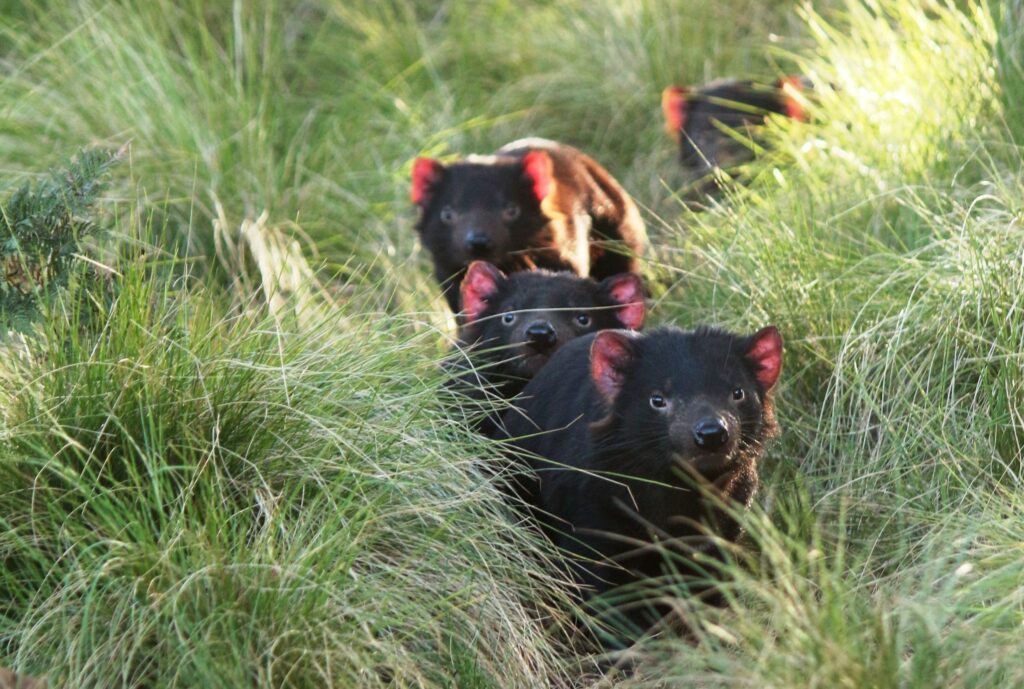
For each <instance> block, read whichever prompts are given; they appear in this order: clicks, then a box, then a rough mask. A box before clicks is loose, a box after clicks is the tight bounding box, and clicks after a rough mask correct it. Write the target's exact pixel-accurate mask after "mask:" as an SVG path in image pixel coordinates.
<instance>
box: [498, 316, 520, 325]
mask: <svg viewBox="0 0 1024 689" xmlns="http://www.w3.org/2000/svg"><path fill="white" fill-rule="evenodd" d="M501 322H502V323H504V324H505V325H512V324H513V323H515V322H516V315H515V314H514V313H504V314H502V315H501Z"/></svg>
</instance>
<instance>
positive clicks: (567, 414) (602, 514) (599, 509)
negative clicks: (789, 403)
mask: <svg viewBox="0 0 1024 689" xmlns="http://www.w3.org/2000/svg"><path fill="white" fill-rule="evenodd" d="M781 368H782V339H781V337H780V336H779V332H778V330H776V328H775V327H772V326H769V327H767V328H764V329H762V330H759V331H758V332H756V333H754V334H753V335H749V336H740V335H735V334H732V333H729V332H726V331H723V330H718V329H712V328H701V329H698V330H694V331H683V330H679V329H677V328H662V329H658V330H654V331H651V332H649V333H647V334H643V335H640V334H635V333H630V332H626V331H621V330H607V331H604V332H600V333H596V334H594V335H590V336H587V337H583V338H579V339H576V340H574V341H572V342H570V343H569V344H568V345H566V346H565V347H563V348H562V349H561V350H560V351H559V352H558V353H557V354H556V355H555V356H554V357H552V359H551V361H550V362H549V363H548V365H547V366H546V367H545V368H544V369H543V370H542V371H541V372H540V373H539V374H538V375H537V376H536V377H535V378H534V379H533V380H532V381H531V382H530V383H529V384H528V385H527V386H526V388H525V389H524V390H523V391H522V394H521V395H520V398H519V400H520V401H519V402H518V404H517V405H516V407H515V408H511V409H509V410H508V411H507V412H506V414H505V416H504V418H503V420H502V421H503V424H504V427H505V432H506V433H507V434H508V436H509V437H510V438H511V441H510V442H511V444H512V446H513V450H514V451H515V452H516V454H520V455H521V458H522V461H524V462H527V463H528V464H529V465H530V467H531V468H532V469H533V477H534V480H536V483H535V484H529V483H528V484H525V485H521V486H520V487H521V488H522V489H523V493H524V495H523V497H525V498H526V499H527V501H528V502H530V503H532V504H533V507H534V508H535V514H536V515H537V517H538V519H540V521H541V524H542V526H543V528H544V530H545V531H546V532H547V533H548V534H549V535H550V536H551V538H552V539H553V540H554V541H555V543H556V544H557V545H558V546H559V547H560V548H562V549H563V551H565V552H566V553H567V555H568V558H569V561H570V564H571V566H572V568H573V569H574V571H575V572H576V574H577V576H578V578H579V583H581V584H583V585H585V587H587V589H589V591H590V592H591V596H592V595H593V594H603V593H606V592H609V591H610V590H612V589H615V588H618V587H622V586H624V585H627V584H633V585H635V584H637V583H641V582H648V583H650V581H651V580H653V579H657V578H659V577H661V576H663V575H666V574H667V573H668V572H669V571H672V570H670V569H666V568H667V567H670V566H671V567H673V568H675V569H674V571H676V572H677V573H678V572H683V573H686V572H689V573H690V574H691V575H692V574H694V573H695V572H697V571H699V570H697V569H696V565H694V562H695V561H694V560H693V558H692V555H693V553H694V552H696V551H703V552H705V553H706V554H708V555H710V556H712V557H714V556H716V555H718V554H719V553H718V551H717V549H716V548H715V547H714V545H713V540H714V539H711V538H709V534H713V535H714V536H716V537H718V538H721V539H724V540H725V541H733V540H735V539H736V538H737V537H738V536H739V531H740V529H739V526H738V525H737V524H736V522H735V520H734V519H731V518H729V517H728V515H727V514H726V513H725V512H724V511H723V510H721V509H720V507H721V504H725V503H732V504H733V505H735V506H749V505H750V502H751V499H752V498H753V496H754V492H755V491H756V489H757V485H758V468H757V463H758V459H759V458H760V456H761V454H762V451H763V447H764V443H765V441H766V440H767V439H768V438H770V437H773V436H774V435H776V433H777V424H776V421H775V415H774V410H773V404H772V389H773V387H774V386H775V382H776V380H777V379H778V377H779V372H780V370H781ZM700 486H702V488H700ZM702 491H711V493H712V494H715V495H717V496H718V497H720V498H722V500H723V501H724V503H719V508H716V507H715V504H714V503H715V501H713V500H707V499H706V495H707V493H706V492H702ZM666 555H668V556H669V557H666ZM669 562H671V565H669V564H668V563H669ZM691 566H692V567H693V568H692V569H688V567H691ZM636 588H639V587H636V586H632V587H631V589H620V592H619V593H620V594H621V593H622V592H623V591H629V590H632V589H636ZM706 593H712V594H713V591H706ZM613 597H614V596H613ZM614 614H615V615H617V616H618V617H614V616H613V618H614V619H617V620H619V621H620V622H623V621H624V622H625V623H626V624H627V626H630V627H632V630H633V633H636V632H637V631H640V632H642V631H644V630H645V629H646V628H647V627H649V626H650V625H651V624H652V623H653V622H654V621H655V619H656V615H654V614H653V613H652V609H651V607H650V606H647V605H643V604H639V605H635V606H634V607H632V608H630V607H629V606H622V608H620V609H619V610H615V611H614Z"/></svg>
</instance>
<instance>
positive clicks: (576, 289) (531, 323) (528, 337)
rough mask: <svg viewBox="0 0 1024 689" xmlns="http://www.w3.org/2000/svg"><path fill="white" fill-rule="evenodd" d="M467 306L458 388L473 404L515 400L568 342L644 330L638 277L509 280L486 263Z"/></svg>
mask: <svg viewBox="0 0 1024 689" xmlns="http://www.w3.org/2000/svg"><path fill="white" fill-rule="evenodd" d="M462 305H463V313H464V321H463V324H462V326H461V327H460V328H459V344H460V348H461V349H462V350H463V352H462V353H460V358H459V359H458V360H457V362H456V363H455V365H456V366H457V367H458V368H461V369H465V373H463V374H462V375H460V376H459V378H458V383H459V388H460V389H461V390H462V391H463V392H464V393H466V394H468V395H469V396H470V397H471V398H475V399H484V398H485V396H491V397H493V398H497V399H505V400H508V399H511V398H512V397H514V396H515V395H516V394H518V393H519V392H520V391H521V390H522V389H523V387H524V386H525V385H526V384H527V383H528V382H529V381H530V379H531V378H533V377H534V376H535V375H536V374H537V372H538V371H540V370H541V367H542V366H544V364H545V363H547V361H548V359H550V358H551V356H552V355H554V353H555V352H557V351H558V350H559V349H560V348H561V347H562V346H563V345H565V344H566V343H568V342H570V341H571V340H574V339H575V338H577V337H581V336H583V335H587V334H590V333H593V332H597V331H599V330H607V329H610V328H628V329H631V330H639V329H640V328H641V327H642V326H643V322H644V312H645V308H644V287H643V282H642V281H641V279H640V277H639V276H638V275H636V274H635V273H619V274H618V275H613V276H611V277H608V278H605V279H604V280H602V281H601V282H597V281H596V280H594V279H592V278H588V277H580V276H578V275H575V274H573V273H569V272H559V273H555V272H550V271H546V270H531V271H522V272H518V273H512V274H510V275H505V274H504V273H503V272H501V271H500V270H498V268H496V267H495V266H493V265H492V264H490V263H486V262H484V261H474V262H473V263H471V264H470V265H469V269H468V270H467V271H466V277H465V278H464V279H463V280H462ZM497 422H498V419H497V418H496V417H495V415H490V416H488V417H487V418H485V419H484V420H483V421H482V423H481V429H480V430H481V431H482V432H484V433H485V434H487V435H493V433H494V431H495V430H496V428H497Z"/></svg>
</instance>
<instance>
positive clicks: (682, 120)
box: [661, 86, 688, 138]
mask: <svg viewBox="0 0 1024 689" xmlns="http://www.w3.org/2000/svg"><path fill="white" fill-rule="evenodd" d="M687 93H688V90H687V89H686V88H685V87H682V86H669V87H668V88H667V89H665V90H664V91H662V92H661V112H662V113H663V114H664V115H665V131H666V132H668V133H669V134H671V135H672V136H674V137H676V138H678V137H679V132H680V131H682V129H683V127H684V126H685V125H686V108H687V101H686V94H687Z"/></svg>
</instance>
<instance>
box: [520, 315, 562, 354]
mask: <svg viewBox="0 0 1024 689" xmlns="http://www.w3.org/2000/svg"><path fill="white" fill-rule="evenodd" d="M526 343H527V344H528V345H530V346H531V347H533V348H534V349H536V350H537V351H540V352H545V351H547V350H549V349H551V348H552V347H554V346H555V344H557V343H558V334H557V333H555V329H554V328H553V327H551V324H550V323H548V322H547V321H535V322H534V323H531V324H530V326H529V327H528V328H527V329H526Z"/></svg>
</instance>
